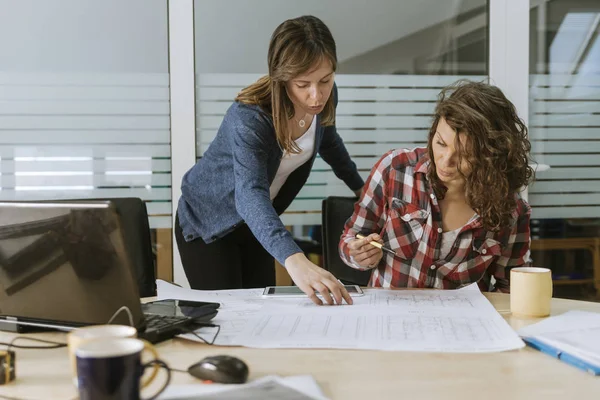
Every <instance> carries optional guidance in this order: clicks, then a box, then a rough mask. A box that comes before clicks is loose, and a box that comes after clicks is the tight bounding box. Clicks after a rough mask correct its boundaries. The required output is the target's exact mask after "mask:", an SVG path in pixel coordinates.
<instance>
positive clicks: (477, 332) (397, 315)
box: [157, 281, 524, 353]
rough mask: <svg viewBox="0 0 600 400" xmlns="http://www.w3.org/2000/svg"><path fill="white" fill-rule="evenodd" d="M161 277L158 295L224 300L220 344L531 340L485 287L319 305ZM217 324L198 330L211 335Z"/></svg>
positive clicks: (378, 292)
mask: <svg viewBox="0 0 600 400" xmlns="http://www.w3.org/2000/svg"><path fill="white" fill-rule="evenodd" d="M157 284H158V297H159V299H167V298H175V299H184V300H197V301H216V302H219V303H221V308H220V310H219V314H218V315H217V317H215V319H214V320H213V322H214V323H215V324H219V325H221V333H220V334H219V336H218V337H217V340H216V344H220V345H233V346H236V345H237V346H246V347H260V348H331V349H371V350H389V351H429V352H460V353H476V352H496V351H505V350H513V349H518V348H521V347H523V346H524V343H523V341H522V340H521V339H520V338H519V337H518V335H517V334H516V333H515V331H514V330H513V329H512V328H511V327H510V326H509V325H508V324H507V323H506V321H505V320H504V318H502V317H501V316H500V314H498V312H497V311H496V310H495V309H494V307H493V306H492V305H491V304H490V302H489V301H488V300H487V299H486V298H485V297H484V296H483V295H482V294H481V292H480V291H479V290H385V289H365V295H364V296H362V297H355V298H353V300H354V304H353V305H351V306H348V305H341V306H317V305H314V304H313V303H312V302H311V301H310V300H309V299H308V298H293V299H282V298H263V297H262V296H261V294H262V289H246V290H223V291H200V290H191V289H184V288H181V287H178V286H175V285H172V284H169V283H167V282H163V281H158V282H157ZM211 332H212V331H211V330H210V329H209V328H206V329H202V330H200V331H198V333H199V334H202V335H204V334H206V335H207V336H208V337H209V336H210V333H211ZM184 337H186V338H188V339H191V340H194V339H195V338H194V337H193V336H192V335H184ZM203 337H204V336H203ZM196 340H197V339H196Z"/></svg>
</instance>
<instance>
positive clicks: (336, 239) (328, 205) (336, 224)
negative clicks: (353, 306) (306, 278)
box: [321, 196, 371, 286]
mask: <svg viewBox="0 0 600 400" xmlns="http://www.w3.org/2000/svg"><path fill="white" fill-rule="evenodd" d="M356 200H357V199H356V197H339V196H330V197H327V198H326V199H325V200H323V203H322V209H321V215H322V224H321V226H322V228H321V229H322V232H323V233H322V236H323V262H324V267H325V269H326V270H328V271H329V272H331V273H332V274H333V275H334V276H335V277H336V278H338V279H339V280H340V281H342V283H344V284H346V285H359V286H367V284H368V283H369V279H370V278H371V271H359V270H357V269H354V268H351V267H349V266H347V265H346V264H344V262H343V261H342V259H341V258H340V254H339V251H338V246H339V243H340V237H341V235H342V231H343V229H344V224H345V223H346V221H347V220H348V218H350V217H351V216H352V212H353V211H354V203H355V202H356Z"/></svg>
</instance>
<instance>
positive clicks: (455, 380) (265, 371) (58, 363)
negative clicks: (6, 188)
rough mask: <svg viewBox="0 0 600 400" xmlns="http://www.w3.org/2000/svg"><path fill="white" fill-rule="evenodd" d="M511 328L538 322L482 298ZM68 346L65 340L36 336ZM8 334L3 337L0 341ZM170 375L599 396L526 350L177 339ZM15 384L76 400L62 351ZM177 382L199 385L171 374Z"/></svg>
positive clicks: (410, 391) (411, 391) (592, 384)
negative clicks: (237, 363)
mask: <svg viewBox="0 0 600 400" xmlns="http://www.w3.org/2000/svg"><path fill="white" fill-rule="evenodd" d="M486 297H487V298H488V299H490V301H491V302H492V304H493V305H494V306H495V307H496V309H497V310H498V311H499V312H500V313H501V314H502V315H503V316H504V317H505V318H506V319H507V321H508V322H509V324H510V325H511V326H512V327H513V328H515V329H519V328H521V327H523V326H526V325H529V324H531V323H533V322H536V321H537V320H536V319H527V320H524V319H516V318H513V317H511V315H510V313H509V311H508V310H509V296H508V295H505V294H496V293H491V294H486ZM574 309H577V310H587V311H595V312H600V303H590V302H580V301H573V300H563V299H554V300H553V303H552V313H553V314H561V313H563V312H565V311H568V310H574ZM35 336H42V337H46V338H53V339H55V340H65V338H64V334H59V333H52V334H38V335H35ZM12 337H13V335H12V334H8V333H0V341H7V340H10V338H12ZM158 350H159V352H160V354H161V357H162V358H163V359H165V360H166V361H167V362H168V363H169V365H171V366H172V367H174V368H186V367H187V366H188V365H190V364H191V363H194V362H197V361H199V360H200V359H202V358H203V357H205V356H207V355H213V354H231V355H235V356H237V357H240V358H242V359H243V360H245V361H246V362H247V363H248V365H249V367H250V379H256V378H259V377H262V376H265V375H271V374H279V375H283V376H287V375H296V374H311V375H313V376H314V377H315V379H316V380H317V381H318V383H319V385H320V386H321V388H322V390H323V391H324V392H325V394H326V395H327V396H329V397H330V398H332V399H360V400H365V399H386V398H389V399H397V398H403V397H410V398H413V397H414V398H417V399H458V400H465V399H485V400H490V399H502V400H508V399H527V400H531V399H544V400H549V399H561V400H564V399H565V398H568V399H589V398H597V397H598V394H599V393H600V377H593V376H591V375H588V374H586V373H584V372H582V371H580V370H578V369H576V368H574V367H571V366H569V365H567V364H564V363H562V362H560V361H558V360H556V359H554V358H552V357H550V356H547V355H545V354H542V353H540V352H537V351H535V350H532V349H530V348H524V349H521V350H518V351H510V352H503V353H488V354H440V353H404V352H383V351H366V350H363V351H357V350H262V349H249V348H242V347H212V346H207V345H201V344H198V343H193V342H188V341H186V340H182V339H176V340H172V341H168V342H165V343H162V344H160V345H158ZM17 376H18V380H17V381H16V382H14V383H11V384H9V385H6V386H0V398H1V396H2V395H4V396H12V397H18V398H20V399H74V398H76V390H75V388H74V387H73V386H72V384H71V378H70V371H69V363H68V360H67V350H66V349H57V350H41V351H40V350H17ZM173 381H174V382H175V383H193V382H197V381H195V379H194V378H192V377H191V376H188V375H187V374H182V373H177V372H174V373H173Z"/></svg>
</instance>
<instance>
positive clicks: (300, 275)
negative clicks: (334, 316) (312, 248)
mask: <svg viewBox="0 0 600 400" xmlns="http://www.w3.org/2000/svg"><path fill="white" fill-rule="evenodd" d="M285 268H286V269H287V271H288V273H289V274H290V277H291V278H292V280H293V281H294V283H296V285H297V286H298V287H299V288H300V290H302V291H303V292H304V293H306V295H307V296H308V297H309V298H310V299H311V300H312V301H313V303H315V304H318V305H322V304H323V301H321V299H319V298H318V297H317V294H316V292H319V294H320V295H321V296H323V299H325V302H326V303H327V304H329V305H332V304H334V299H335V303H337V304H342V299H343V300H346V303H348V304H352V298H351V297H350V295H349V294H348V291H346V288H344V285H342V284H341V283H340V281H338V280H337V279H336V278H335V277H334V276H333V275H332V274H331V273H330V272H329V271H325V270H324V269H323V268H321V267H319V266H317V265H315V264H313V263H312V262H311V261H310V260H309V259H308V258H306V256H305V255H304V254H303V253H296V254H293V255H291V256H289V257H288V258H287V259H286V260H285ZM315 291H316V292H315ZM332 295H333V298H332V297H331V296H332Z"/></svg>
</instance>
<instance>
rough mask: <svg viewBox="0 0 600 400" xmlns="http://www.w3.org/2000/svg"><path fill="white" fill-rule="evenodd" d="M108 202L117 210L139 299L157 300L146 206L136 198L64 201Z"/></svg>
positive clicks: (154, 268) (154, 267)
mask: <svg viewBox="0 0 600 400" xmlns="http://www.w3.org/2000/svg"><path fill="white" fill-rule="evenodd" d="M90 200H91V201H94V200H97V201H110V202H111V203H112V204H113V205H114V206H115V208H116V211H117V214H118V215H119V219H120V221H121V228H122V229H123V236H124V237H123V241H124V245H125V247H126V249H127V254H128V255H129V257H130V260H129V262H130V263H131V267H132V268H133V271H132V272H133V278H134V279H135V281H136V282H137V284H138V289H139V293H140V297H151V296H156V266H155V262H154V253H153V252H152V239H151V237H150V223H149V222H148V210H147V208H146V203H144V202H143V201H142V199H139V198H137V197H114V198H102V199H73V200H65V201H90Z"/></svg>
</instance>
